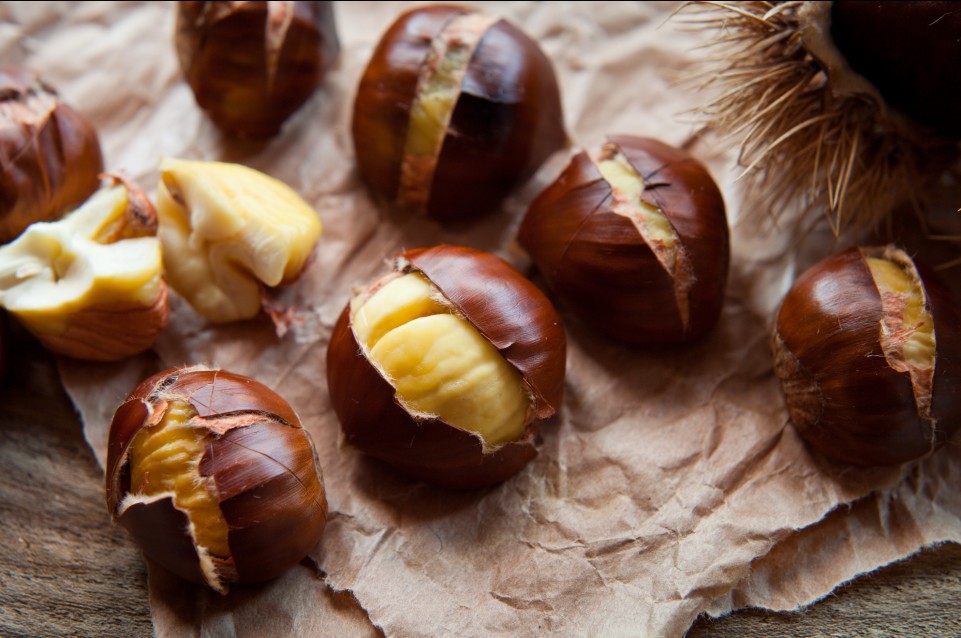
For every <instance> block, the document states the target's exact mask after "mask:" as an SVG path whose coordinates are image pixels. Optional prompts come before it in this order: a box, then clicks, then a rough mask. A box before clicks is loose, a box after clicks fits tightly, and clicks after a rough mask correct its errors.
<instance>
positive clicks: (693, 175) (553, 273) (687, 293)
mask: <svg viewBox="0 0 961 638" xmlns="http://www.w3.org/2000/svg"><path fill="white" fill-rule="evenodd" d="M518 241H519V242H520V244H521V246H522V247H523V248H524V249H525V250H526V251H527V252H528V254H530V256H531V258H532V259H533V260H534V263H535V264H536V266H537V268H538V270H540V272H541V273H542V274H543V275H544V278H545V279H546V280H547V284H548V286H549V287H550V288H551V289H553V290H554V291H555V292H556V293H557V294H558V296H559V297H560V298H561V299H562V300H563V301H564V302H565V303H566V304H567V305H568V306H569V307H570V309H571V310H572V311H573V312H574V313H576V314H577V315H578V316H580V317H581V318H582V319H583V320H584V321H585V322H586V323H588V324H589V325H590V326H592V327H593V328H595V329H597V330H598V331H600V332H602V333H605V334H607V335H608V336H610V337H612V338H613V339H616V340H618V341H621V342H624V343H628V344H643V345H657V344H669V343H679V342H686V341H691V340H693V339H696V338H698V337H700V336H702V335H704V334H705V333H706V332H708V331H709V330H710V329H711V328H712V327H713V326H714V325H715V323H717V320H718V317H719V315H720V312H721V305H722V302H723V299H724V287H725V284H726V281H727V270H728V260H729V241H728V227H727V217H726V215H725V212H724V200H723V198H722V197H721V192H720V191H719V190H718V188H717V185H716V184H715V183H714V180H713V179H711V176H710V174H709V173H708V172H707V169H706V168H704V166H703V165H702V164H701V163H700V162H698V161H697V160H696V159H694V158H693V157H692V156H691V155H689V154H688V153H687V152H686V151H683V150H681V149H678V148H674V147H671V146H668V145H666V144H663V143H661V142H658V141H656V140H653V139H649V138H643V137H631V136H625V135H613V136H610V137H609V138H608V142H607V143H606V144H604V145H603V146H602V147H601V149H600V151H599V152H598V153H597V154H596V155H595V156H593V157H592V156H591V155H589V154H588V153H587V152H586V151H582V152H580V153H578V154H577V155H575V156H574V158H573V159H572V160H571V162H570V164H569V165H568V167H567V168H566V169H565V170H564V172H563V173H562V174H561V175H560V177H558V178H557V180H556V181H555V182H554V183H553V184H552V185H551V186H549V187H548V188H547V189H546V190H545V191H544V192H543V193H541V194H540V195H539V196H538V197H537V198H536V199H535V200H534V202H533V203H532V204H531V206H530V208H529V209H528V211H527V214H526V216H525V217H524V220H523V222H522V224H521V227H520V231H519V235H518Z"/></svg>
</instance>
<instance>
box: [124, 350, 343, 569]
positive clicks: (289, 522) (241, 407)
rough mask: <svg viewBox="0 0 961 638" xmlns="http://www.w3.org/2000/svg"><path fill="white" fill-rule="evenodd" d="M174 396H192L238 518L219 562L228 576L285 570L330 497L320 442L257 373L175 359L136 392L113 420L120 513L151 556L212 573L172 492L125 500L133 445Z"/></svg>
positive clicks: (207, 471) (317, 525)
mask: <svg viewBox="0 0 961 638" xmlns="http://www.w3.org/2000/svg"><path fill="white" fill-rule="evenodd" d="M174 399H179V400H184V401H187V402H188V403H189V404H190V405H191V406H193V408H194V409H195V410H196V412H197V416H196V417H194V419H193V422H194V423H195V424H196V425H198V426H200V427H207V428H208V429H209V431H210V433H211V436H210V439H209V441H208V442H207V448H206V451H205V453H204V455H203V457H202V459H201V461H200V474H201V475H202V476H205V477H212V478H213V480H214V483H215V485H216V497H217V498H218V500H219V503H220V510H221V513H222V514H223V516H224V519H225V521H226V523H227V526H228V528H229V532H228V545H229V547H230V553H231V556H230V557H229V560H227V561H220V565H219V573H220V575H221V577H222V579H223V581H224V582H223V584H224V585H227V584H230V583H234V582H236V583H251V582H259V581H264V580H268V579H271V578H274V577H276V576H279V575H280V574H281V573H283V572H284V571H285V570H287V569H288V568H289V567H291V566H293V565H294V564H296V563H297V562H298V561H300V560H301V559H302V558H304V556H306V555H307V554H308V553H309V552H310V551H311V550H312V549H313V548H314V547H315V546H316V545H317V543H318V541H319V540H320V536H321V533H322V532H323V529H324V526H325V524H326V517H327V500H326V496H325V492H324V485H323V478H322V474H321V472H320V468H319V467H318V466H317V460H316V455H315V453H314V449H313V444H312V442H311V440H310V438H309V436H308V435H307V433H306V432H305V431H304V430H303V428H302V427H301V424H300V420H299V419H298V417H297V415H296V413H295V412H294V411H293V409H292V408H291V407H290V405H289V404H288V403H287V402H286V401H285V400H284V399H283V398H282V397H280V395H278V394H277V393H275V392H274V391H272V390H271V389H269V388H268V387H266V386H265V385H263V384H261V383H259V382H257V381H255V380H253V379H250V378H248V377H244V376H241V375H237V374H233V373H230V372H226V371H223V370H207V369H199V368H183V369H170V370H165V371H163V372H159V373H157V374H155V375H154V376H152V377H150V378H149V379H147V380H146V381H144V382H143V383H141V384H140V385H139V386H138V387H137V388H136V389H135V390H134V391H133V393H131V395H130V396H129V397H128V398H127V400H126V401H125V402H124V403H123V404H122V405H121V406H120V407H119V408H118V409H117V412H116V414H115V415H114V418H113V422H112V423H111V427H110V437H109V442H108V448H107V474H106V497H107V507H108V509H109V510H110V513H111V516H113V517H114V520H115V521H116V522H117V523H119V524H120V525H121V526H123V527H124V528H126V529H127V531H128V532H130V534H131V536H133V538H134V540H135V541H136V542H137V544H138V545H139V546H140V547H141V549H142V550H143V552H144V554H146V555H147V556H149V557H150V558H151V559H153V560H155V561H156V562H157V563H159V564H161V565H163V566H164V567H166V568H167V569H169V570H170V571H172V572H174V573H176V574H178V575H180V576H182V577H184V578H187V579H188V580H192V581H195V582H200V583H204V582H206V580H205V577H204V574H203V573H202V571H201V568H200V561H199V558H198V555H197V551H196V549H195V547H194V544H193V541H192V539H191V537H190V535H189V534H188V533H187V531H186V530H187V523H188V519H187V515H186V514H185V513H184V512H182V511H180V510H178V509H177V508H176V507H175V506H174V504H173V499H172V498H170V497H166V498H159V499H156V500H153V501H151V502H149V503H143V502H136V503H133V504H132V505H130V506H129V507H125V506H124V503H123V501H124V499H125V497H127V495H128V493H129V491H130V485H131V478H130V467H129V465H128V460H127V451H128V448H129V446H130V444H131V443H132V442H133V440H134V437H135V436H136V435H137V434H138V433H139V432H140V431H141V430H142V429H143V428H145V427H151V426H154V425H156V424H157V423H159V422H160V420H161V418H162V416H163V413H164V410H165V409H166V405H167V401H170V400H174ZM207 584H210V583H207ZM212 586H213V585H212ZM215 588H216V587H215Z"/></svg>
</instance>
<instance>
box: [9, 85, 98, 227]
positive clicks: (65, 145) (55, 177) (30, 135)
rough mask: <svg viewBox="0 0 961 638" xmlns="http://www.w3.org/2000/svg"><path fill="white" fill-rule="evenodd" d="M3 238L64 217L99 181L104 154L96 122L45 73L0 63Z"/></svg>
mask: <svg viewBox="0 0 961 638" xmlns="http://www.w3.org/2000/svg"><path fill="white" fill-rule="evenodd" d="M0 165H2V167H3V170H2V171H0V243H5V242H8V241H10V240H11V239H14V238H15V237H17V236H18V235H19V234H20V233H21V232H23V230H24V229H25V228H26V227H27V226H29V225H30V224H32V223H33V222H37V221H45V220H48V219H54V218H58V217H60V216H61V215H62V214H63V213H65V212H66V211H67V210H69V209H71V208H73V207H74V206H77V205H78V204H80V203H82V202H83V201H84V200H85V199H87V197H89V196H90V195H91V194H92V193H93V192H94V191H95V190H97V187H99V186H100V173H101V172H102V171H103V157H102V156H101V153H100V142H99V140H98V139H97V132H96V131H95V130H94V128H93V126H92V125H91V124H90V123H89V122H88V121H87V120H86V119H85V118H84V117H82V116H81V115H80V114H79V113H77V112H76V111H74V110H73V109H72V108H70V107H69V106H67V105H66V104H64V103H63V102H62V101H60V98H59V97H58V96H57V94H56V92H55V91H54V90H53V89H51V88H50V87H49V86H47V85H46V84H45V83H44V82H42V81H41V80H40V76H39V75H38V74H37V73H36V72H34V71H31V70H30V69H25V68H22V67H0Z"/></svg>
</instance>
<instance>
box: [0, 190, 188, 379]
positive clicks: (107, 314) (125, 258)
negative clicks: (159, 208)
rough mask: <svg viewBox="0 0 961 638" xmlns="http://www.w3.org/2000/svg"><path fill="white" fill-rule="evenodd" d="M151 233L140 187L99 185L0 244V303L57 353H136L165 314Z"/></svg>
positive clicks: (93, 356) (100, 356) (150, 214)
mask: <svg viewBox="0 0 961 638" xmlns="http://www.w3.org/2000/svg"><path fill="white" fill-rule="evenodd" d="M121 181H122V180H121ZM155 234H156V213H155V212H154V210H153V206H152V205H151V204H150V202H149V200H147V198H146V195H145V194H144V193H143V191H141V190H140V189H139V188H138V187H136V186H135V185H133V184H130V183H123V185H117V186H114V187H112V188H107V189H104V190H101V191H99V192H97V193H95V194H94V195H93V196H92V197H91V198H90V199H89V200H87V202H86V203H84V205H83V206H81V207H80V208H78V209H76V210H75V211H73V212H72V213H70V214H69V215H67V216H66V217H64V218H63V219H61V220H59V221H56V222H38V223H35V224H32V225H31V226H29V227H28V228H27V230H26V231H24V233H23V234H22V235H20V237H18V238H17V239H16V240H15V241H14V242H12V243H10V244H8V245H6V246H3V247H2V248H0V306H2V307H4V308H6V309H7V310H8V311H9V312H10V313H11V314H12V315H14V316H15V317H16V318H17V319H18V320H19V321H20V322H21V323H22V324H23V325H24V327H26V328H27V329H28V330H29V331H30V332H32V333H33V334H34V335H35V336H36V337H37V338H38V339H39V340H40V341H41V342H42V343H43V344H44V346H46V347H47V348H48V349H49V350H51V351H53V352H56V353H58V354H63V355H67V356H71V357H75V358H79V359H86V360H95V361H115V360H119V359H123V358H125V357H128V356H130V355H133V354H136V353H138V352H142V351H144V350H146V349H147V348H149V347H150V346H151V345H152V344H153V342H154V341H155V340H156V339H157V337H159V336H160V334H161V333H162V332H163V330H164V329H165V328H166V326H167V321H168V317H169V306H168V303H167V286H166V283H165V281H164V270H163V261H162V257H161V251H160V242H159V241H158V240H157V238H156V237H155V236H154V235H155Z"/></svg>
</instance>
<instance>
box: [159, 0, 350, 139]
mask: <svg viewBox="0 0 961 638" xmlns="http://www.w3.org/2000/svg"><path fill="white" fill-rule="evenodd" d="M176 44H177V54H178V56H179V58H180V66H181V68H182V69H183V71H184V74H185V75H186V76H187V82H188V83H189V84H190V88H191V89H192V90H193V92H194V97H195V98H196V99H197V104H198V105H200V108H202V109H203V110H204V111H206V112H207V115H209V116H210V118H211V119H212V120H213V121H214V123H215V124H217V126H219V127H220V128H221V129H222V130H224V131H225V132H227V133H229V134H231V135H236V136H240V137H249V138H265V137H271V136H273V135H275V134H276V133H277V132H278V131H279V130H280V127H281V125H282V124H283V123H284V121H285V120H286V119H287V118H288V117H289V116H290V115H291V114H292V113H294V112H295V111H296V110H297V109H299V108H300V107H301V106H302V105H303V104H304V102H306V101H307V100H308V99H309V98H310V96H311V95H313V93H314V91H315V90H316V89H317V87H318V86H320V83H321V82H322V81H323V79H324V76H325V74H326V73H327V70H328V68H329V67H330V66H331V65H332V64H333V62H334V60H335V59H336V57H337V53H338V51H339V50H340V44H339V42H338V40H337V30H336V26H335V24H334V12H333V8H332V3H331V2H299V1H298V2H287V1H282V2H276V1H275V2H178V3H177V35H176Z"/></svg>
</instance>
